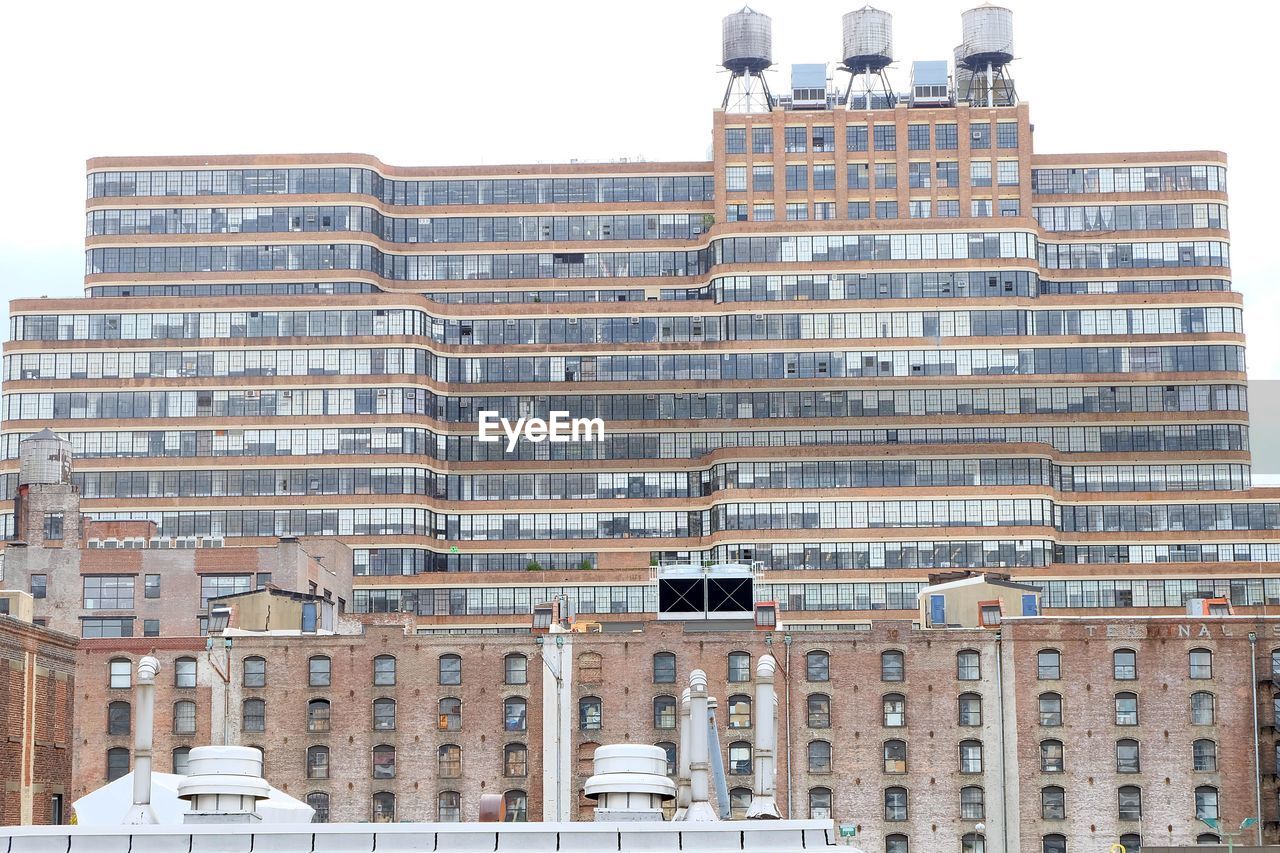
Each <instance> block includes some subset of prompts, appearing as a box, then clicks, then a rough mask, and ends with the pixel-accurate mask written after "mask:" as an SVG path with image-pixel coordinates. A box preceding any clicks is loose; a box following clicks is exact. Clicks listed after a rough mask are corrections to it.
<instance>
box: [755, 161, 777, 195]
mask: <svg viewBox="0 0 1280 853" xmlns="http://www.w3.org/2000/svg"><path fill="white" fill-rule="evenodd" d="M751 191H752V192H757V193H764V192H769V193H771V192H773V167H772V166H752V167H751Z"/></svg>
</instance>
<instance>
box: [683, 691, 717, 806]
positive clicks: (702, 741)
mask: <svg viewBox="0 0 1280 853" xmlns="http://www.w3.org/2000/svg"><path fill="white" fill-rule="evenodd" d="M689 720H690V725H689V808H688V810H687V811H686V812H685V813H684V819H685V820H687V821H692V822H695V823H702V822H706V821H715V820H719V819H720V816H719V814H717V810H716V809H714V808H712V807H711V802H710V800H711V779H710V776H711V773H710V769H711V767H710V765H711V762H710V751H709V749H708V745H707V741H708V738H707V734H708V730H709V726H708V725H707V674H706V673H705V672H703V671H702V670H700V669H695V670H694V671H693V672H692V673H690V674H689Z"/></svg>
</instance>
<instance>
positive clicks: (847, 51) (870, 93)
mask: <svg viewBox="0 0 1280 853" xmlns="http://www.w3.org/2000/svg"><path fill="white" fill-rule="evenodd" d="M843 29H844V52H843V54H842V56H843V59H844V64H843V65H842V66H841V67H842V68H843V69H844V70H845V71H848V72H849V74H850V77H849V88H848V90H847V91H846V92H845V103H846V104H847V105H848V107H849V109H851V110H852V109H867V110H871V109H886V108H890V107H892V106H893V105H894V102H895V100H896V97H895V95H894V93H893V87H891V86H890V85H889V77H888V75H887V74H886V73H885V69H886V68H888V67H889V65H890V64H892V63H893V15H891V14H889V13H888V12H885V11H884V10H882V9H876V8H874V7H872V6H863V7H862V8H861V9H858V10H856V11H853V12H848V13H846V14H845V16H844V19H843Z"/></svg>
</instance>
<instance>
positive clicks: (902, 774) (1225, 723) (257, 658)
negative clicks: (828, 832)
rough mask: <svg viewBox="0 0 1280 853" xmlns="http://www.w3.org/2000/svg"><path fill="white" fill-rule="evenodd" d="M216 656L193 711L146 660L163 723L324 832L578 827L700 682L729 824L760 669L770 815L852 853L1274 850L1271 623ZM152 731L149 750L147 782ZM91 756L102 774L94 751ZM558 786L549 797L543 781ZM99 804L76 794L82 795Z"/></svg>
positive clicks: (96, 670)
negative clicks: (601, 789)
mask: <svg viewBox="0 0 1280 853" xmlns="http://www.w3.org/2000/svg"><path fill="white" fill-rule="evenodd" d="M262 594H267V592H266V591H263V592H260V593H250V594H249V595H262ZM276 627H277V628H278V626H276ZM346 632H350V633H346ZM1251 634H1252V635H1253V638H1254V639H1253V640H1251V639H1250V635H1251ZM225 636H226V637H229V638H230V639H231V645H230V648H229V649H227V648H225V647H224V645H223V643H222V642H221V639H220V637H215V638H214V644H213V645H214V648H213V650H212V651H211V652H209V654H208V665H206V663H205V662H201V663H200V665H199V667H198V668H197V669H196V670H195V672H196V679H197V680H196V682H193V683H194V684H195V687H194V688H185V687H184V688H179V687H175V686H174V681H175V676H174V674H173V669H172V665H171V662H170V661H171V658H172V656H174V655H186V654H190V655H191V656H193V657H196V658H201V659H203V658H204V656H203V655H201V654H200V653H199V652H196V651H195V650H190V651H182V652H172V651H167V650H162V655H164V656H165V657H164V661H165V662H164V666H165V667H166V669H165V670H164V671H162V676H161V677H160V678H159V679H158V682H159V684H160V687H159V688H158V694H157V707H158V708H160V709H164V708H166V707H169V706H170V705H171V704H172V703H173V702H175V701H183V700H184V699H188V698H190V697H191V696H193V695H200V696H202V697H203V696H205V695H206V694H204V692H203V691H205V690H206V689H208V690H209V691H210V692H209V693H208V694H207V696H208V704H207V705H205V704H204V700H203V699H201V713H204V711H205V708H206V707H207V709H208V713H209V717H208V718H207V719H206V718H203V717H202V718H201V721H200V726H201V728H202V729H203V727H204V726H206V725H207V726H208V727H209V730H210V731H211V732H214V731H216V730H218V729H221V728H222V727H223V726H224V725H225V726H226V729H227V732H228V735H229V738H228V739H229V742H233V743H240V744H243V745H250V746H256V747H258V748H260V749H262V750H263V754H264V759H265V766H266V776H267V778H268V779H270V780H271V782H272V783H273V784H274V785H276V786H277V787H279V788H281V789H283V790H285V791H287V792H289V793H291V794H293V795H294V796H296V797H299V798H300V799H305V800H307V801H308V802H309V803H311V804H312V805H313V806H315V807H316V808H317V809H318V810H319V811H320V812H321V817H322V819H326V820H333V821H365V820H374V821H378V820H436V819H440V820H456V819H463V820H472V819H475V818H476V816H477V812H476V810H477V807H478V801H479V796H480V795H481V794H483V793H501V794H504V795H505V796H506V798H507V804H508V809H509V810H510V811H511V812H512V813H513V814H516V815H518V816H519V818H518V819H522V818H523V817H524V816H525V815H527V816H528V817H529V819H534V820H537V819H539V818H542V819H555V818H556V817H557V816H559V817H562V818H565V819H579V820H581V819H590V815H591V803H590V801H588V800H586V799H584V798H582V797H581V789H582V785H583V783H584V782H585V780H586V778H587V776H589V775H590V774H591V756H592V754H593V752H594V749H595V747H596V746H598V745H600V744H603V743H625V742H633V743H653V744H658V745H661V746H664V748H667V749H668V750H672V749H673V747H674V742H675V740H676V739H677V735H676V731H675V727H676V716H675V707H676V706H675V704H674V703H675V701H676V699H677V698H678V696H679V694H680V690H681V688H682V686H683V685H684V683H686V681H687V678H688V674H689V672H690V671H691V670H693V669H694V668H702V669H704V670H705V671H706V672H707V673H708V675H709V678H710V685H711V686H710V691H711V693H712V694H713V695H714V696H716V697H717V698H718V700H719V707H720V710H719V712H718V724H719V727H720V736H721V743H722V749H723V760H724V766H725V769H726V774H727V787H728V788H729V790H730V800H731V804H732V808H733V813H734V814H735V815H740V814H741V811H740V810H741V809H745V806H746V802H747V801H748V799H749V796H748V794H749V790H750V786H751V773H752V744H753V742H754V738H755V732H754V730H753V728H752V721H753V719H754V716H753V708H752V705H753V681H754V666H755V664H756V663H757V662H758V660H759V657H760V655H762V654H764V653H766V652H768V653H772V654H774V655H775V656H776V657H777V658H778V660H779V663H780V665H781V667H780V669H781V673H782V674H781V677H780V678H779V679H778V682H777V689H778V698H779V713H778V719H779V748H778V756H779V758H778V780H777V781H778V801H779V805H780V807H781V808H782V809H783V812H784V816H794V817H807V816H811V815H812V816H819V817H821V816H824V815H830V816H832V817H834V818H835V819H836V820H837V821H838V822H840V823H842V824H854V825H857V826H858V827H859V836H860V839H859V843H860V844H864V845H866V846H865V849H869V850H881V849H885V850H891V851H896V850H897V849H899V848H897V847H895V846H894V845H895V844H897V843H899V842H900V841H904V842H909V844H910V849H911V850H935V849H936V850H953V849H957V846H958V844H957V842H958V840H960V839H967V842H968V843H969V847H966V848H965V849H973V850H983V849H993V850H1041V849H1043V850H1047V851H1053V850H1056V849H1066V848H1059V847H1055V846H1054V845H1055V844H1058V843H1059V842H1060V843H1061V844H1063V845H1067V844H1069V845H1070V847H1069V849H1081V850H1091V849H1106V848H1105V846H1104V845H1105V844H1108V843H1113V842H1115V841H1117V840H1122V841H1124V842H1125V843H1127V844H1130V845H1131V849H1132V845H1133V844H1134V842H1135V841H1137V840H1139V839H1140V841H1141V843H1144V844H1190V843H1196V842H1198V841H1207V840H1209V839H1208V838H1207V835H1208V830H1207V828H1206V827H1205V826H1204V825H1203V824H1201V823H1200V822H1199V821H1198V820H1197V818H1198V817H1221V818H1223V820H1224V823H1230V825H1232V826H1234V825H1235V824H1238V823H1239V821H1240V820H1241V819H1242V818H1244V817H1246V816H1250V815H1252V814H1254V813H1255V807H1256V805H1255V804H1256V803H1258V802H1260V803H1261V805H1262V809H1263V816H1264V818H1265V819H1266V828H1267V835H1268V837H1270V838H1272V839H1274V835H1275V827H1276V826H1277V825H1278V823H1277V812H1276V808H1277V792H1276V785H1275V781H1274V780H1275V778H1276V777H1275V776H1274V775H1273V772H1272V771H1273V770H1274V769H1275V764H1274V761H1275V751H1276V748H1277V745H1278V743H1280V742H1278V741H1277V739H1276V736H1275V731H1276V728H1275V725H1276V723H1277V719H1278V718H1277V716H1276V712H1277V708H1276V705H1277V703H1275V702H1274V701H1273V691H1274V688H1273V687H1272V686H1271V682H1272V679H1273V678H1275V677H1276V676H1274V675H1273V673H1277V672H1280V619H1278V618H1276V617H1238V616H1227V617H1221V616H1206V617H1193V616H1160V617H1133V616H1125V617H1115V618H1110V619H1106V618H1079V619H1077V618H1061V617H1010V618H1007V619H1005V620H1004V621H1003V622H1002V624H1001V626H1000V629H999V630H998V631H996V630H990V629H983V628H921V627H920V625H919V624H918V623H915V624H913V623H911V622H907V621H894V620H886V621H877V622H876V623H874V624H873V625H872V626H870V628H869V629H868V630H862V631H798V632H794V633H792V632H783V631H778V632H764V631H757V630H727V631H715V632H706V631H696V630H691V629H690V627H689V626H687V625H681V624H678V623H661V622H649V623H646V624H645V625H644V627H643V628H642V629H638V630H636V631H635V632H633V633H588V634H577V633H570V634H554V635H541V639H542V640H543V641H544V642H542V643H539V642H538V641H537V640H538V638H537V637H534V636H530V635H505V636H504V635H487V636H453V637H448V638H445V637H439V636H419V635H414V634H411V633H406V631H405V630H404V628H403V627H400V626H388V625H382V626H372V625H370V626H364V627H363V629H362V628H361V627H360V626H357V625H355V624H354V623H348V622H345V621H344V622H343V623H342V626H341V627H340V628H339V633H333V634H321V635H300V634H298V633H297V632H292V633H290V632H287V631H286V632H280V631H278V630H276V631H274V632H273V633H272V634H268V633H264V632H242V631H238V630H236V629H235V628H234V626H233V628H232V629H231V630H229V631H228V632H227V633H226V635H225ZM557 637H558V638H560V639H561V640H562V641H563V645H557V644H556V643H555V639H556V638H557ZM87 642H88V643H89V644H91V645H93V646H97V645H98V644H100V643H103V641H87ZM129 642H130V643H131V644H132V643H136V641H129ZM561 655H562V656H563V658H564V660H565V661H566V666H565V667H564V668H563V669H561V668H560V667H559V658H560V656H561ZM113 656H115V657H117V659H118V658H119V656H120V654H119V652H118V651H116V650H108V649H103V650H102V651H100V652H99V651H97V650H96V648H95V649H93V650H91V651H90V652H89V653H88V654H85V655H82V657H81V666H80V670H79V671H78V673H77V678H78V680H79V681H80V682H81V683H86V682H87V683H90V684H97V683H103V682H105V680H106V679H107V677H108V675H109V673H108V658H110V657H113ZM123 657H125V658H132V657H135V656H134V655H132V654H129V653H126V654H125V655H123ZM544 657H545V658H546V661H545V662H544ZM557 672H558V673H559V674H560V678H559V680H557V678H556V673H557ZM165 673H167V674H165ZM222 673H226V674H227V675H228V676H229V677H228V678H226V679H225V680H224V679H223V678H222V675H221V674H222ZM616 673H625V677H623V678H617V677H613V675H612V674H616ZM1255 677H1256V679H1257V680H1256V681H1255ZM206 678H207V679H208V680H207V682H206ZM206 684H207V687H206ZM1255 685H1256V686H1257V688H1258V689H1257V694H1256V698H1257V702H1258V704H1257V706H1256V707H1257V708H1258V709H1259V712H1258V714H1259V715H1258V723H1259V725H1260V727H1261V728H1259V729H1255V728H1254V707H1255V706H1254V705H1253V701H1254V687H1255ZM96 689H97V688H90V691H94V690H96ZM126 695H127V694H126ZM557 697H560V702H559V704H558V705H557V701H556V699H557ZM86 707H87V708H88V709H89V710H88V711H87V712H86V713H85V714H83V715H82V716H81V720H82V725H83V726H85V727H86V728H88V729H92V728H94V727H98V726H102V725H105V724H106V718H105V705H104V703H103V701H102V698H101V697H99V696H95V697H94V700H93V701H92V702H89V703H86ZM224 709H226V710H225V711H224ZM224 714H225V716H224ZM557 719H559V725H558V726H557V724H556V722H555V721H556V720H557ZM166 726H167V722H165V721H164V720H161V722H160V724H159V726H158V733H157V756H159V757H158V759H157V760H158V762H159V765H158V766H159V769H162V770H165V769H168V768H167V767H166V766H165V759H164V755H165V751H166V749H167V748H169V747H170V746H171V743H170V740H169V738H168V734H167V731H166ZM557 732H558V733H559V736H558V737H557ZM202 734H203V731H202ZM214 736H215V739H216V734H215V735H214ZM90 744H91V745H90V746H87V747H86V749H88V750H90V751H94V750H96V751H97V752H98V753H99V754H102V753H103V750H101V749H100V747H101V746H103V745H105V742H104V741H102V739H101V737H100V736H97V735H92V734H91V735H90ZM1255 744H1259V747H1258V749H1259V751H1260V758H1259V757H1258V756H1257V755H1255V751H1254V749H1255ZM670 754H672V761H674V753H670ZM557 762H558V763H560V764H561V765H562V767H563V770H564V773H563V778H564V779H565V780H566V782H565V785H564V792H563V793H562V792H559V791H557V789H556V784H555V782H554V781H553V780H554V779H555V778H556V774H555V773H553V772H549V771H552V770H554V768H555V766H556V764H557ZM1259 765H1260V766H1261V769H1262V771H1263V772H1262V773H1261V774H1259V773H1258V772H1257V770H1256V768H1257V767H1258V766H1259ZM1259 778H1261V783H1260V784H1261V787H1260V788H1259V787H1257V786H1255V784H1254V780H1255V779H1259ZM94 783H95V780H93V779H92V774H89V775H88V776H86V777H85V778H84V779H83V780H82V781H81V783H80V784H83V785H85V786H86V787H92V786H93V784H94ZM564 794H567V797H564V799H563V801H562V802H561V801H559V800H558V798H559V797H562V796H564ZM558 810H559V811H558ZM979 837H980V838H981V844H980V843H979V841H978V839H979ZM982 844H986V845H990V846H989V847H987V848H984V847H983V846H982ZM975 845H976V846H975ZM904 849H905V848H904Z"/></svg>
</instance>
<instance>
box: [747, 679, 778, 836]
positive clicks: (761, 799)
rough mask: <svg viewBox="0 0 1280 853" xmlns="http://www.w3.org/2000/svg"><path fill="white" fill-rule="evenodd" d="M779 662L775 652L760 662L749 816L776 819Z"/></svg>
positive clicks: (757, 681)
mask: <svg viewBox="0 0 1280 853" xmlns="http://www.w3.org/2000/svg"><path fill="white" fill-rule="evenodd" d="M777 670H778V662H777V661H776V660H774V658H773V655H763V656H762V657H761V658H760V661H759V662H758V663H757V664H756V708H755V711H756V745H755V756H754V759H755V765H756V779H755V786H754V788H753V789H752V791H751V805H750V806H748V807H747V817H749V818H760V819H765V820H770V819H772V820H776V819H778V818H780V817H782V815H780V814H779V813H778V802H777V800H775V799H774V789H775V788H776V787H777V782H776V775H775V772H776V771H775V769H774V768H775V765H776V762H777V758H776V756H777V751H778V692H777V691H776V690H775V689H774V687H773V675H774V673H775V672H777Z"/></svg>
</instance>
